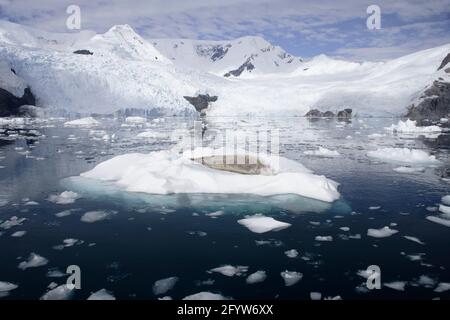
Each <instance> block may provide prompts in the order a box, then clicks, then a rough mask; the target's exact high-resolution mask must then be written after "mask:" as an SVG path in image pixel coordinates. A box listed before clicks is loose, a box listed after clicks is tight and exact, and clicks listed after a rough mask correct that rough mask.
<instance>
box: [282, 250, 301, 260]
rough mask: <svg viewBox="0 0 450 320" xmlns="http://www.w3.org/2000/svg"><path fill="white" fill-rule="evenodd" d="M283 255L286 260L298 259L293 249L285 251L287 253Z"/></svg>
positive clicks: (296, 252)
mask: <svg viewBox="0 0 450 320" xmlns="http://www.w3.org/2000/svg"><path fill="white" fill-rule="evenodd" d="M284 254H285V255H286V256H287V257H288V258H297V257H298V251H297V250H295V249H291V250H287V251H285V252H284Z"/></svg>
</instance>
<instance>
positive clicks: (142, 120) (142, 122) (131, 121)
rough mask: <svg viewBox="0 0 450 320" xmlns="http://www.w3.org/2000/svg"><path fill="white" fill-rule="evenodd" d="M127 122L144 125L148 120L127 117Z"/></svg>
mask: <svg viewBox="0 0 450 320" xmlns="http://www.w3.org/2000/svg"><path fill="white" fill-rule="evenodd" d="M125 122H126V123H131V124H144V123H146V122H147V119H146V118H143V117H126V118H125Z"/></svg>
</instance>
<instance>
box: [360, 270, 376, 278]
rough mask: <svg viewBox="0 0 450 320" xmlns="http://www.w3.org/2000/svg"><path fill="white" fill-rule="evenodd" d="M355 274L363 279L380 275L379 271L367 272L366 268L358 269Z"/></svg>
mask: <svg viewBox="0 0 450 320" xmlns="http://www.w3.org/2000/svg"><path fill="white" fill-rule="evenodd" d="M356 274H357V275H358V276H360V277H362V278H364V279H368V278H369V277H373V278H378V277H380V273H379V272H369V271H368V270H358V272H356Z"/></svg>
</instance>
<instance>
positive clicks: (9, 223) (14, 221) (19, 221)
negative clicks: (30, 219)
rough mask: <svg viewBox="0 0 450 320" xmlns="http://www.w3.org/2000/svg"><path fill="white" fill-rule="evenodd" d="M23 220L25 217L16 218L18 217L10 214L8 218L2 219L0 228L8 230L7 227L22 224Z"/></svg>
mask: <svg viewBox="0 0 450 320" xmlns="http://www.w3.org/2000/svg"><path fill="white" fill-rule="evenodd" d="M25 220H26V218H18V217H16V216H12V217H11V218H9V219H8V220H6V221H3V222H2V223H1V224H0V228H2V229H5V230H8V229H11V228H12V227H15V226H20V225H22V223H23V222H24V221H25Z"/></svg>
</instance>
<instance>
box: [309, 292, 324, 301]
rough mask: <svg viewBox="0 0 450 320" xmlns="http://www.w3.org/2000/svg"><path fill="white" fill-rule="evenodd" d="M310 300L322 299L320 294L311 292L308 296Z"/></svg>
mask: <svg viewBox="0 0 450 320" xmlns="http://www.w3.org/2000/svg"><path fill="white" fill-rule="evenodd" d="M309 296H310V298H311V300H320V299H322V294H321V293H320V292H311V293H310V294H309Z"/></svg>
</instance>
